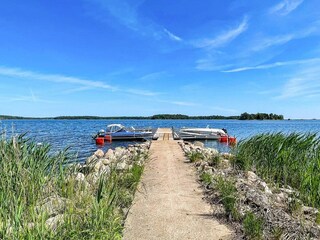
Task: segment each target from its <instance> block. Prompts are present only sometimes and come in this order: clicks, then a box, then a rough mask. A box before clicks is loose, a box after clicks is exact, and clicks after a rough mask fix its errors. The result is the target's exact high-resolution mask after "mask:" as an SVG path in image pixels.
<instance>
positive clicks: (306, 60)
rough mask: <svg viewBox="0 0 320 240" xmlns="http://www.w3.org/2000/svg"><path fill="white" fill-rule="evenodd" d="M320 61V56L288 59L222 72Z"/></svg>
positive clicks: (227, 71)
mask: <svg viewBox="0 0 320 240" xmlns="http://www.w3.org/2000/svg"><path fill="white" fill-rule="evenodd" d="M319 61H320V58H309V59H301V60H292V61H287V62H275V63H270V64H263V65H258V66H252V67H241V68H235V69H230V70H225V71H222V72H225V73H232V72H243V71H249V70H258V69H269V68H275V67H282V66H289V65H298V64H307V63H314V62H319Z"/></svg>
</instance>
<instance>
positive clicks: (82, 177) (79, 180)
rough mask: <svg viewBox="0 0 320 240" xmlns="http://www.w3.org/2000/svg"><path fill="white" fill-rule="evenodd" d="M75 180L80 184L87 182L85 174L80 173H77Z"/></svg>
mask: <svg viewBox="0 0 320 240" xmlns="http://www.w3.org/2000/svg"><path fill="white" fill-rule="evenodd" d="M74 179H75V180H76V181H78V182H82V181H85V180H86V178H85V176H84V174H83V173H79V172H78V173H76V175H75V178H74Z"/></svg>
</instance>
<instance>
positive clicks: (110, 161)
mask: <svg viewBox="0 0 320 240" xmlns="http://www.w3.org/2000/svg"><path fill="white" fill-rule="evenodd" d="M101 162H102V163H103V164H104V165H111V163H112V159H109V158H103V159H101Z"/></svg>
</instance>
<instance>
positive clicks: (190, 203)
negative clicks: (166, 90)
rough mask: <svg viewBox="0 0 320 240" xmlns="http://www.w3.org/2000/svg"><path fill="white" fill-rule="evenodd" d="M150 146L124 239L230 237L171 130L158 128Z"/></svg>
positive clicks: (126, 224) (127, 220)
mask: <svg viewBox="0 0 320 240" xmlns="http://www.w3.org/2000/svg"><path fill="white" fill-rule="evenodd" d="M157 133H158V134H159V138H158V140H157V141H153V142H152V144H151V147H150V153H151V158H150V161H149V162H148V163H147V165H146V167H145V171H144V173H143V176H142V179H141V182H140V184H139V187H138V190H137V193H136V196H135V199H134V201H133V205H132V208H131V209H130V211H129V214H128V217H127V219H126V223H125V229H124V236H123V238H124V239H128V240H136V239H230V238H231V237H232V232H231V231H230V230H229V229H228V228H227V227H226V226H225V225H222V224H220V223H218V222H217V221H216V220H214V218H213V216H212V210H211V208H210V205H209V204H208V203H206V202H205V201H204V200H203V199H202V198H203V193H202V190H201V188H200V185H199V184H198V183H197V181H196V179H197V178H196V174H195V171H194V169H193V167H192V166H190V164H189V163H187V162H186V159H185V156H184V153H183V151H182V149H181V147H180V146H179V144H178V142H177V141H174V140H173V137H172V130H171V129H167V128H165V129H164V128H163V129H158V132H157Z"/></svg>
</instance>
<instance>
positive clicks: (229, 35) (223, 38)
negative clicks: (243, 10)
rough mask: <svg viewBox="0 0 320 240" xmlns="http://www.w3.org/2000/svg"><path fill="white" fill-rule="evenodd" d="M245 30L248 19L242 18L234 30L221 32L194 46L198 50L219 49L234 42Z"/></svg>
mask: <svg viewBox="0 0 320 240" xmlns="http://www.w3.org/2000/svg"><path fill="white" fill-rule="evenodd" d="M247 29H248V18H247V17H244V19H243V20H242V22H241V23H240V24H239V25H238V26H237V27H236V28H233V29H230V30H229V31H226V32H223V33H221V34H220V35H218V36H216V37H214V38H212V39H203V40H200V41H198V42H196V44H195V46H196V47H199V48H209V49H211V48H217V47H221V46H224V45H225V44H227V43H229V42H231V41H232V40H234V39H235V38H236V37H238V36H239V35H240V34H242V33H243V32H245V31H246V30H247Z"/></svg>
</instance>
